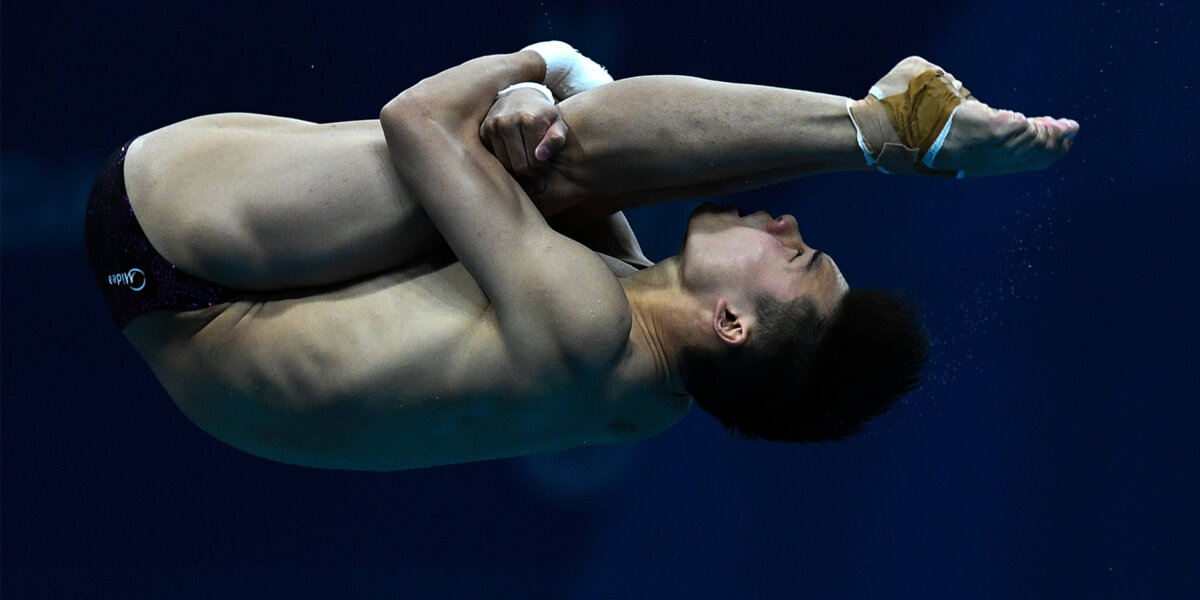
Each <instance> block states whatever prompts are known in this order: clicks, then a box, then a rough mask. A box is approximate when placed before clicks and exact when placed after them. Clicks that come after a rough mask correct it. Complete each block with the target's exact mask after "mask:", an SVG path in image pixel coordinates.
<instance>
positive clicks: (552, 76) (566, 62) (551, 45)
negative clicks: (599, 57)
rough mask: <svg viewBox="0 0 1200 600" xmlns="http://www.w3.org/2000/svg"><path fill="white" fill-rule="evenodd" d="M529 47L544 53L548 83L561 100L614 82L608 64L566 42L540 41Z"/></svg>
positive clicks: (528, 48) (542, 55)
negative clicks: (601, 64) (585, 54)
mask: <svg viewBox="0 0 1200 600" xmlns="http://www.w3.org/2000/svg"><path fill="white" fill-rule="evenodd" d="M525 50H533V51H534V52H537V53H538V54H539V55H541V57H542V60H543V61H545V63H546V80H545V83H546V85H547V86H548V87H549V88H550V90H551V91H552V92H554V96H555V97H557V98H558V99H559V100H566V99H567V98H570V97H571V96H574V95H575V94H578V93H579V92H582V91H586V90H590V89H592V88H594V87H599V86H602V85H604V84H606V83H612V81H613V78H612V76H611V75H609V74H608V71H606V70H604V67H602V66H600V65H599V64H597V63H596V61H594V60H592V59H590V58H588V57H586V56H584V55H582V54H580V53H579V51H578V50H576V49H575V48H572V47H571V45H570V44H568V43H566V42H557V41H553V42H538V43H536V44H533V45H530V46H526V47H525Z"/></svg>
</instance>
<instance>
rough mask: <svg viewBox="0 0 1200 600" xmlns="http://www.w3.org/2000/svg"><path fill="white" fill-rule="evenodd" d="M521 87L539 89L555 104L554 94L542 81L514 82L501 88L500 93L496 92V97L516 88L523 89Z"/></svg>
mask: <svg viewBox="0 0 1200 600" xmlns="http://www.w3.org/2000/svg"><path fill="white" fill-rule="evenodd" d="M521 89H531V90H537V91H539V92H541V93H542V95H544V96H546V99H547V100H549V101H550V103H551V104H554V94H552V93H550V88H548V87H546V86H544V85H542V84H540V83H535V82H532V81H523V82H521V83H514V84H512V85H510V86H508V87H506V88H504V89H502V90H500V93H499V94H496V98H500V96H503V95H505V94H507V93H509V92H515V91H516V90H521Z"/></svg>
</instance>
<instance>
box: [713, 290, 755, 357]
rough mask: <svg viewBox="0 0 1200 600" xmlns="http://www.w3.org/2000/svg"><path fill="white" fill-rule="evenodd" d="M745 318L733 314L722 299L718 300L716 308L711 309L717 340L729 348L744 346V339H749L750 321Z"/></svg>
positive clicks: (744, 316)
mask: <svg viewBox="0 0 1200 600" xmlns="http://www.w3.org/2000/svg"><path fill="white" fill-rule="evenodd" d="M746 317H747V315H739V314H738V313H737V312H734V310H733V309H732V308H731V307H730V306H729V303H728V302H727V301H726V300H725V299H724V298H718V299H717V306H716V308H714V309H713V321H712V325H713V332H714V333H716V334H717V339H719V340H721V342H722V343H724V344H725V345H727V346H731V347H733V346H741V345H742V344H745V343H746V339H747V338H748V337H750V325H751V322H750V321H751V320H750V319H748V318H746Z"/></svg>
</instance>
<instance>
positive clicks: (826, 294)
mask: <svg viewBox="0 0 1200 600" xmlns="http://www.w3.org/2000/svg"><path fill="white" fill-rule="evenodd" d="M680 264H681V269H682V271H683V276H684V279H685V280H686V281H687V282H688V285H690V286H694V287H695V288H696V289H709V290H713V291H717V292H718V293H720V294H722V295H732V296H737V295H742V296H743V300H749V299H752V298H753V297H754V296H755V295H758V294H769V295H771V296H774V297H776V298H779V299H781V300H791V299H793V298H797V297H801V296H804V297H807V298H809V299H810V300H812V301H813V302H814V303H815V304H816V306H817V309H818V310H819V311H821V312H822V313H823V314H829V313H830V312H832V311H833V309H834V307H836V306H837V303H838V301H839V300H841V297H842V295H844V294H845V293H846V290H848V289H849V286H848V285H847V284H846V279H845V278H844V277H842V272H841V271H840V270H838V267H837V264H836V263H834V262H833V259H832V258H830V257H829V255H827V254H825V253H823V252H820V251H818V250H814V249H812V248H810V247H808V246H807V245H805V243H804V239H803V238H801V237H800V231H799V228H798V226H797V224H796V219H795V218H794V217H792V216H791V215H784V216H782V217H779V218H774V217H772V216H771V215H769V214H767V213H766V212H765V211H759V212H756V213H753V214H749V215H742V214H741V212H740V211H739V210H738V209H736V208H725V207H721V206H718V205H716V204H713V203H711V202H707V203H705V204H703V205H701V206H700V207H699V208H697V209H696V210H695V212H693V213H692V216H691V217H690V218H689V219H688V229H687V236H686V237H685V239H684V244H683V250H682V251H681V252H680Z"/></svg>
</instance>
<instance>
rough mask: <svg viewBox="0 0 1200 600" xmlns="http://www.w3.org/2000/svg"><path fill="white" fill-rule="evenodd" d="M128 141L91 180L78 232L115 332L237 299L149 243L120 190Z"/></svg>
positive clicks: (124, 194) (229, 292)
mask: <svg viewBox="0 0 1200 600" xmlns="http://www.w3.org/2000/svg"><path fill="white" fill-rule="evenodd" d="M132 143H133V140H129V141H128V142H126V143H125V145H124V146H121V148H120V149H119V150H117V151H116V152H114V153H113V154H112V156H110V157H109V158H108V160H107V161H106V162H105V165H104V168H103V169H101V171H100V175H99V176H97V177H96V182H95V183H94V184H93V185H92V194H91V196H90V197H89V198H88V204H87V215H86V216H85V218H84V229H83V240H84V245H85V247H86V249H87V255H88V262H89V263H90V264H91V267H92V274H93V275H94V276H95V277H96V285H98V286H100V293H101V294H102V295H103V296H104V300H105V301H106V302H107V303H108V309H109V311H110V312H111V313H112V317H113V321H115V322H116V324H117V328H118V329H124V328H125V325H126V324H127V323H129V321H131V320H133V318H134V317H138V316H141V315H144V314H146V313H148V312H153V311H157V310H172V311H186V310H197V309H201V308H205V307H209V306H212V305H214V304H219V303H222V302H229V301H232V300H235V299H237V298H238V297H239V296H240V295H243V294H242V293H241V292H238V291H236V290H233V289H230V288H227V287H224V286H221V285H217V284H215V283H213V282H211V281H207V280H204V279H201V278H199V277H196V276H194V275H190V274H188V273H184V272H183V271H181V270H179V269H178V268H176V267H175V265H173V264H171V262H170V261H168V260H167V259H165V258H163V256H162V255H161V254H159V253H158V251H157V250H155V249H154V246H151V245H150V240H149V239H147V238H146V234H145V232H143V231H142V226H141V224H139V223H138V220H137V217H136V216H134V214H133V207H132V206H131V205H130V204H129V194H128V192H126V191H125V153H126V152H128V151H129V145H130V144H132Z"/></svg>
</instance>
